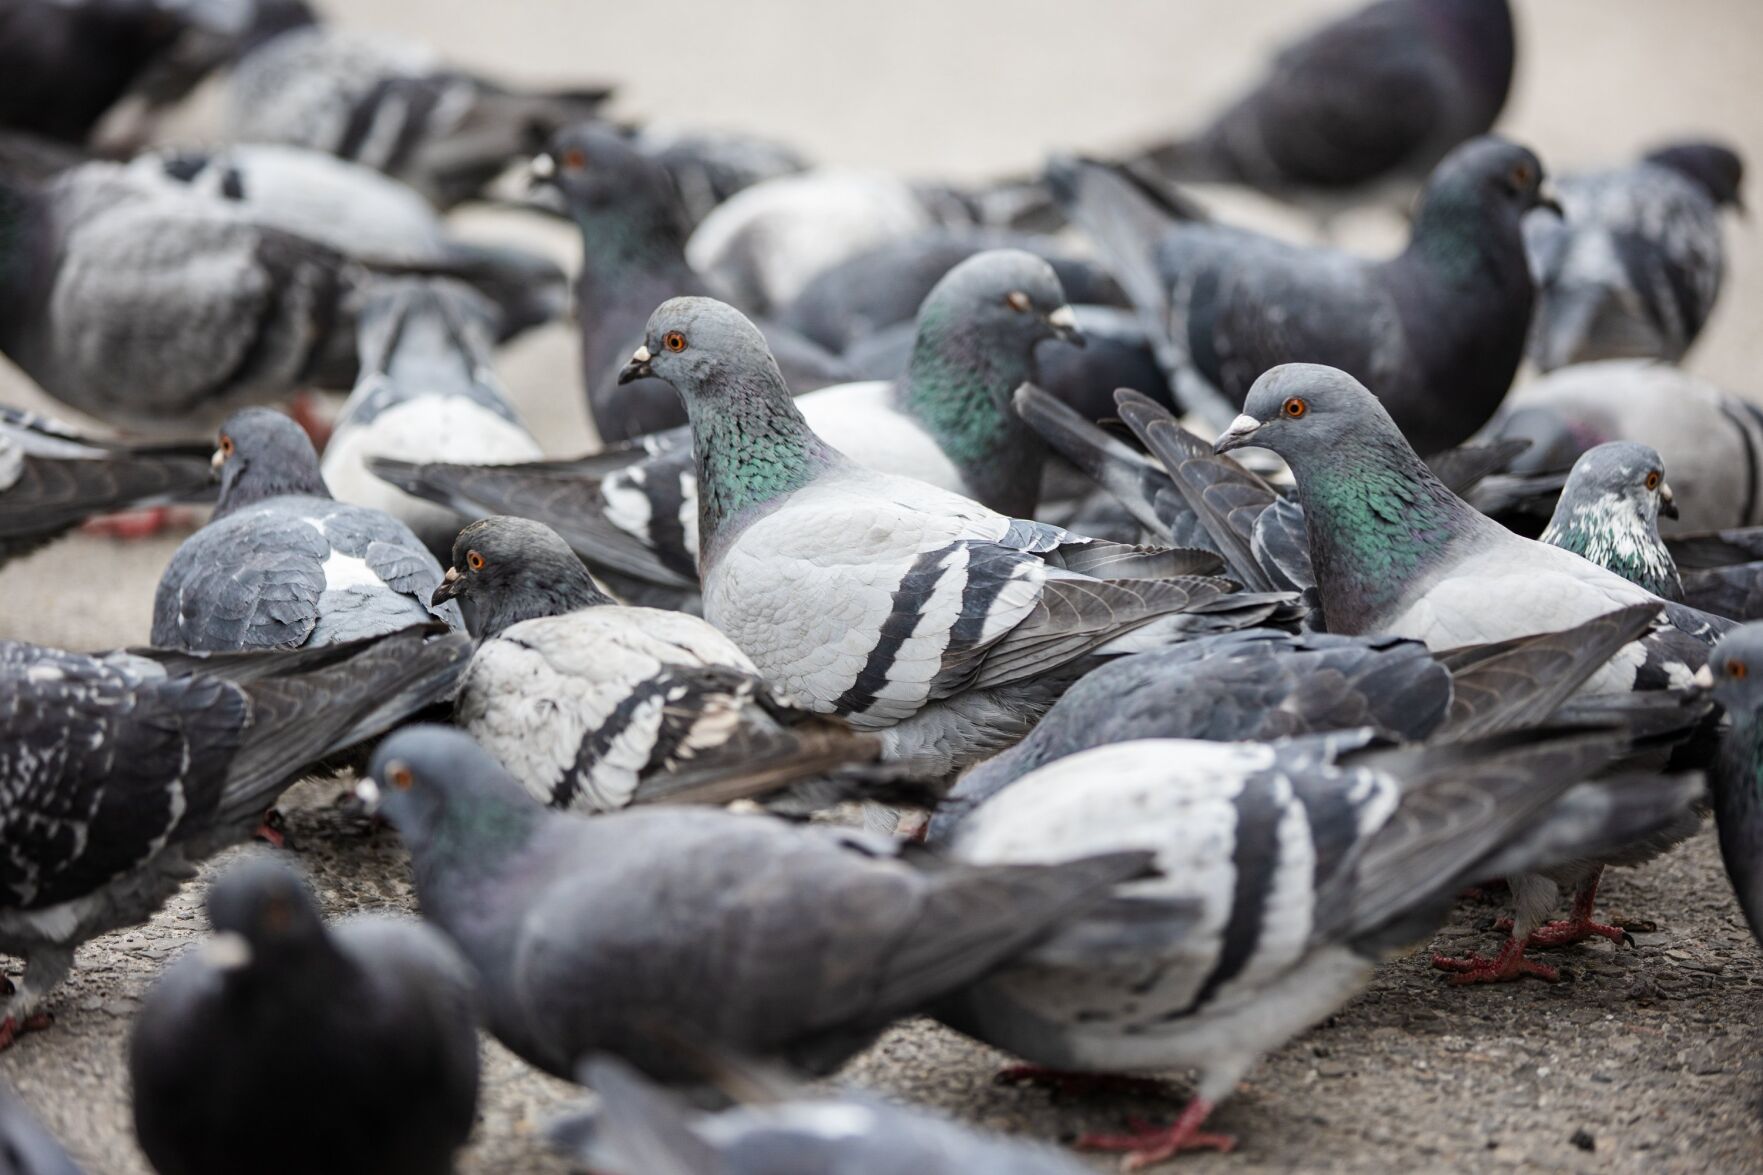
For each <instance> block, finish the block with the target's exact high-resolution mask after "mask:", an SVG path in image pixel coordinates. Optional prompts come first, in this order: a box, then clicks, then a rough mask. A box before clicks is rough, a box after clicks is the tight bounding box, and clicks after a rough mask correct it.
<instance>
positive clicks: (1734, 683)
mask: <svg viewBox="0 0 1763 1175" xmlns="http://www.w3.org/2000/svg"><path fill="white" fill-rule="evenodd" d="M1752 666H1755V667H1756V668H1757V672H1758V675H1757V676H1756V677H1752V676H1751V668H1752ZM1702 680H1703V681H1704V682H1705V683H1706V684H1708V685H1710V686H1712V687H1713V690H1714V700H1715V701H1717V702H1719V703H1720V704H1721V705H1722V706H1723V707H1725V709H1726V716H1727V719H1728V722H1729V723H1730V725H1729V726H1728V728H1727V730H1726V732H1725V734H1724V736H1723V737H1722V739H1721V745H1720V757H1719V759H1718V760H1717V761H1716V762H1715V764H1714V769H1713V770H1712V771H1711V772H1709V777H1708V787H1709V791H1710V792H1711V793H1712V794H1713V800H1714V824H1715V828H1716V829H1717V830H1718V832H1719V834H1720V856H1721V859H1722V860H1723V861H1724V862H1725V863H1726V875H1727V877H1728V878H1730V879H1731V881H1732V888H1733V890H1734V892H1735V893H1736V894H1737V895H1738V900H1739V908H1740V909H1741V910H1743V911H1744V915H1745V921H1746V922H1747V923H1748V924H1749V925H1750V927H1751V937H1753V938H1754V939H1756V940H1757V942H1758V944H1759V945H1763V804H1760V803H1759V800H1758V797H1759V795H1763V737H1760V736H1763V689H1760V688H1759V687H1760V685H1763V626H1760V625H1757V624H1747V625H1745V626H1744V627H1743V628H1739V629H1735V630H1734V631H1732V632H1731V633H1729V634H1727V635H1726V636H1725V637H1722V638H1721V640H1720V643H1719V644H1717V645H1715V646H1714V653H1713V655H1712V656H1710V657H1709V658H1708V665H1707V667H1706V671H1705V672H1704V674H1703V678H1702Z"/></svg>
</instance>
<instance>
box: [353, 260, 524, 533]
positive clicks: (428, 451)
mask: <svg viewBox="0 0 1763 1175" xmlns="http://www.w3.org/2000/svg"><path fill="white" fill-rule="evenodd" d="M496 322H497V315H496V310H495V307H494V306H492V305H490V304H489V303H488V302H487V301H485V300H484V299H483V298H482V297H480V296H479V295H478V294H476V293H475V292H474V291H472V290H471V289H470V288H468V287H466V286H462V285H459V284H457V283H454V282H449V281H444V280H431V279H421V278H405V279H400V280H396V281H393V280H387V281H385V282H382V283H379V284H378V285H376V286H375V287H374V289H373V290H372V291H371V292H370V293H369V294H368V295H367V297H366V298H365V300H364V302H363V305H362V307H361V314H360V323H361V339H360V344H359V346H360V351H361V378H360V379H359V380H357V381H356V384H355V390H354V391H353V392H351V393H350V394H349V399H348V401H347V402H346V403H345V404H344V405H343V410H342V413H341V414H340V415H339V416H338V417H337V421H336V426H335V429H334V431H333V432H332V433H331V439H330V443H329V444H327V445H326V446H325V451H324V461H323V464H322V466H321V469H322V472H323V475H324V481H325V484H326V485H328V486H329V487H330V489H331V492H332V493H333V494H334V495H336V497H337V499H338V500H339V501H343V502H349V503H353V504H354V505H357V506H365V507H368V508H369V509H374V510H382V511H384V512H385V513H387V514H390V515H391V516H392V517H394V518H396V519H397V520H398V521H400V522H402V523H403V524H404V525H406V526H408V527H409V528H410V529H411V531H412V532H413V533H414V534H415V535H416V536H417V538H419V539H421V540H422V542H423V544H424V545H426V546H427V547H428V548H429V550H431V551H435V552H438V553H442V554H444V553H445V552H447V551H448V550H450V549H451V546H452V541H453V536H454V535H456V534H457V533H458V532H459V525H460V521H461V520H460V517H459V515H458V514H457V513H455V512H453V511H451V510H448V509H445V508H443V507H438V506H435V505H433V504H431V503H428V502H425V501H422V500H420V499H417V498H413V497H411V496H410V495H409V494H406V493H404V492H402V491H401V490H397V489H394V488H393V487H392V486H390V485H388V484H387V483H386V482H385V481H383V480H381V479H380V478H378V477H375V476H374V475H373V474H372V473H370V472H368V468H367V462H368V460H369V459H371V458H375V457H390V458H399V459H403V460H407V461H432V460H448V459H451V460H456V461H457V460H472V461H482V462H509V463H513V462H519V461H533V460H537V459H538V458H539V457H540V456H541V452H540V449H539V443H538V442H537V441H536V440H534V439H533V435H532V433H530V432H529V431H527V428H526V425H525V424H523V423H522V422H521V419H520V416H519V415H518V414H517V413H516V412H515V410H514V407H513V405H512V404H510V403H509V401H508V394H507V392H506V391H505V390H504V389H503V387H502V384H501V381H499V380H498V379H497V378H496V370H495V354H494V348H493V340H494V337H495V328H496Z"/></svg>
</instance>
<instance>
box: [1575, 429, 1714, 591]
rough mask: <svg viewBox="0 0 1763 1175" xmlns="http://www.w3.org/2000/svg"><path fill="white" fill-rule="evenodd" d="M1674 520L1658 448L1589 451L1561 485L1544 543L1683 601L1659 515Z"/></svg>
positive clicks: (1620, 445) (1621, 444)
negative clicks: (1565, 482) (1562, 485)
mask: <svg viewBox="0 0 1763 1175" xmlns="http://www.w3.org/2000/svg"><path fill="white" fill-rule="evenodd" d="M1661 514H1663V515H1665V516H1666V517H1667V518H1676V517H1677V500H1676V497H1675V496H1674V495H1673V494H1672V492H1671V487H1670V486H1669V485H1667V484H1666V483H1665V462H1664V461H1663V460H1662V459H1661V458H1660V456H1659V451H1658V450H1657V449H1655V448H1653V447H1652V446H1651V445H1643V444H1641V443H1640V442H1638V441H1610V442H1608V443H1606V444H1602V445H1599V446H1597V447H1596V448H1593V449H1587V450H1586V451H1585V453H1584V454H1582V455H1581V456H1580V458H1579V460H1578V461H1575V462H1574V463H1573V471H1572V472H1571V473H1569V474H1568V476H1567V484H1566V485H1565V486H1564V487H1563V488H1562V490H1561V498H1560V500H1559V501H1558V502H1557V503H1556V504H1555V514H1554V516H1553V517H1552V518H1550V519H1549V525H1548V526H1547V527H1546V528H1544V530H1543V533H1542V538H1541V541H1543V542H1545V543H1547V544H1549V545H1550V546H1551V547H1560V548H1561V549H1562V550H1564V551H1572V552H1573V553H1574V554H1575V555H1579V556H1582V557H1584V558H1586V559H1589V560H1591V561H1592V562H1593V563H1596V564H1597V565H1598V566H1599V567H1602V568H1604V569H1605V570H1606V571H1614V572H1615V573H1616V574H1617V575H1620V576H1621V577H1622V578H1623V579H1626V580H1628V582H1630V583H1632V584H1636V585H1638V586H1640V587H1643V588H1645V589H1646V590H1647V591H1649V592H1652V593H1653V594H1654V595H1655V596H1658V597H1659V598H1660V599H1662V600H1678V601H1681V600H1683V598H1684V592H1683V582H1682V580H1680V579H1679V578H1678V574H1677V564H1676V563H1675V562H1673V561H1672V558H1671V552H1670V551H1668V550H1667V549H1666V548H1665V540H1663V539H1661V538H1660V537H1659V516H1660V515H1661Z"/></svg>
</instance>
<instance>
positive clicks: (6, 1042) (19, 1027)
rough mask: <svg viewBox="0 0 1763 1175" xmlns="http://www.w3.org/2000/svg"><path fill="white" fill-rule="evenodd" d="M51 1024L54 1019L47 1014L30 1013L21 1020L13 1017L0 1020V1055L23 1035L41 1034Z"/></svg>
mask: <svg viewBox="0 0 1763 1175" xmlns="http://www.w3.org/2000/svg"><path fill="white" fill-rule="evenodd" d="M53 1023H55V1017H54V1016H53V1015H52V1014H51V1013H49V1012H32V1013H31V1014H30V1015H29V1016H26V1017H25V1018H24V1019H23V1020H20V1019H18V1018H17V1017H15V1016H8V1017H6V1019H4V1020H0V1053H3V1052H5V1051H6V1050H7V1049H9V1048H11V1047H12V1046H13V1045H14V1044H15V1043H16V1042H17V1041H18V1038H19V1037H21V1036H23V1035H24V1034H25V1033H27V1032H41V1031H43V1029H45V1028H47V1027H49V1025H51V1024H53Z"/></svg>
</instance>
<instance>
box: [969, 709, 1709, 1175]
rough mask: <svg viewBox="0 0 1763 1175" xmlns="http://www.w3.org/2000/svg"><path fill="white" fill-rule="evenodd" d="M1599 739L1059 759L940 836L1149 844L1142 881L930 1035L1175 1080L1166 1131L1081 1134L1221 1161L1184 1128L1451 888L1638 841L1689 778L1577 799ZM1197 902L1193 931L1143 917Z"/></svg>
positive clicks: (1324, 1009) (1014, 850) (1066, 851)
mask: <svg viewBox="0 0 1763 1175" xmlns="http://www.w3.org/2000/svg"><path fill="white" fill-rule="evenodd" d="M1624 742H1625V740H1624V739H1623V737H1622V736H1620V735H1615V734H1611V733H1608V732H1590V733H1588V732H1586V731H1583V730H1574V729H1571V728H1570V729H1566V730H1553V731H1551V730H1531V731H1526V732H1520V733H1518V734H1509V735H1501V736H1496V737H1494V738H1491V739H1478V740H1473V741H1470V742H1467V743H1448V744H1444V745H1438V746H1430V745H1421V746H1409V747H1401V748H1396V749H1379V748H1378V747H1377V746H1376V745H1375V740H1374V739H1373V737H1372V734H1371V732H1370V731H1368V730H1362V731H1356V732H1342V733H1337V734H1331V735H1322V736H1310V737H1307V738H1301V739H1295V740H1291V741H1288V742H1281V743H1270V744H1269V743H1211V742H1191V741H1184V740H1179V739H1151V740H1142V741H1136V742H1126V743H1116V744H1113V745H1110V746H1104V747H1099V748H1096V749H1094V750H1089V751H1084V752H1081V753H1079V754H1076V755H1071V756H1069V757H1066V758H1063V759H1060V760H1058V761H1056V762H1054V763H1051V764H1049V765H1047V766H1044V767H1041V768H1040V769H1038V770H1036V771H1033V772H1031V773H1029V774H1027V775H1025V776H1023V777H1022V778H1020V779H1018V780H1016V781H1015V782H1014V783H1012V784H1011V785H1010V786H1009V787H1007V788H1005V789H1004V790H1002V791H1001V792H999V793H998V794H997V795H995V796H994V797H992V798H991V799H990V800H989V801H987V802H986V803H984V804H982V805H980V806H979V807H978V808H977V809H975V810H974V811H973V812H972V814H970V815H969V816H968V817H967V818H966V819H965V820H963V821H962V822H961V823H960V824H959V825H958V826H957V827H956V829H955V833H954V836H953V838H952V839H951V841H950V843H949V852H950V855H951V856H953V857H954V858H955V859H957V860H962V861H967V862H970V863H974V864H980V863H987V864H1002V863H1005V862H1030V861H1059V860H1065V859H1068V858H1070V857H1072V856H1080V855H1083V854H1088V853H1094V852H1097V851H1105V850H1119V849H1124V848H1128V847H1138V848H1148V849H1154V850H1155V851H1156V853H1157V862H1158V866H1159V868H1160V870H1161V871H1162V875H1161V876H1160V877H1158V878H1156V879H1153V880H1150V881H1146V882H1138V883H1134V884H1131V885H1127V886H1122V887H1120V888H1119V889H1118V890H1117V896H1118V901H1117V902H1116V903H1115V904H1114V905H1112V906H1104V907H1099V908H1098V909H1097V910H1096V911H1094V912H1092V913H1091V914H1088V915H1085V916H1082V917H1080V918H1079V919H1077V920H1076V921H1075V922H1073V923H1071V924H1069V925H1068V926H1067V927H1066V928H1064V929H1063V930H1061V931H1060V932H1059V933H1058V934H1057V935H1055V936H1054V937H1053V938H1052V939H1051V940H1049V941H1048V942H1047V943H1046V944H1045V945H1043V946H1041V947H1038V948H1035V949H1033V950H1030V951H1029V952H1028V953H1027V954H1025V955H1024V956H1022V957H1021V958H1019V959H1017V960H1016V961H1014V962H1012V963H1011V964H1009V965H1008V966H1006V967H1004V968H1002V969H1001V970H999V971H998V972H997V973H995V974H994V975H993V976H991V977H989V978H987V979H985V980H983V981H981V982H980V983H979V984H976V985H974V986H973V987H972V988H970V989H967V990H965V991H963V992H962V993H960V994H959V995H957V996H956V997H954V998H952V999H950V1000H947V1001H944V1003H943V1005H941V1006H940V1007H939V1009H938V1011H937V1015H938V1016H939V1018H941V1019H943V1020H944V1021H945V1022H946V1023H948V1024H950V1025H951V1026H952V1027H955V1028H958V1029H960V1030H962V1031H963V1032H966V1033H968V1034H969V1035H972V1036H975V1037H977V1038H978V1039H980V1040H982V1041H985V1042H986V1043H988V1044H991V1045H994V1046H995V1047H998V1048H1002V1049H1004V1050H1006V1051H1008V1052H1011V1053H1014V1054H1015V1055H1017V1056H1019V1057H1021V1058H1022V1059H1023V1060H1025V1061H1028V1062H1030V1063H1031V1064H1033V1065H1035V1066H1046V1067H1050V1068H1052V1069H1054V1070H1056V1071H1089V1072H1102V1073H1122V1072H1125V1073H1134V1072H1137V1073H1158V1072H1163V1071H1167V1070H1171V1069H1197V1070H1199V1081H1198V1084H1197V1086H1196V1088H1195V1096H1194V1099H1193V1100H1192V1101H1191V1102H1189V1103H1188V1106H1187V1107H1186V1109H1185V1110H1184V1111H1183V1113H1182V1114H1181V1116H1180V1118H1179V1120H1178V1121H1177V1122H1176V1123H1174V1124H1173V1125H1171V1126H1169V1127H1166V1128H1154V1127H1148V1126H1146V1127H1139V1128H1137V1129H1135V1130H1134V1131H1133V1132H1131V1133H1128V1134H1125V1135H1118V1136H1115V1135H1103V1136H1090V1137H1088V1138H1085V1139H1081V1140H1080V1141H1079V1145H1080V1146H1088V1147H1091V1148H1097V1149H1107V1150H1124V1151H1128V1152H1129V1153H1130V1155H1131V1160H1130V1162H1131V1165H1132V1166H1134V1167H1138V1166H1145V1165H1149V1164H1151V1163H1155V1162H1161V1161H1162V1160H1164V1159H1166V1158H1168V1157H1170V1156H1171V1155H1173V1154H1175V1153H1176V1152H1178V1151H1181V1150H1187V1149H1193V1148H1197V1147H1211V1148H1215V1149H1219V1150H1229V1149H1231V1147H1233V1146H1234V1145H1235V1139H1234V1138H1232V1137H1231V1136H1229V1135H1221V1134H1212V1133H1205V1132H1203V1127H1204V1125H1205V1122H1206V1119H1207V1117H1208V1116H1209V1115H1210V1113H1211V1111H1212V1109H1213V1107H1214V1106H1215V1105H1216V1104H1217V1103H1218V1102H1219V1101H1221V1100H1222V1099H1223V1098H1224V1097H1226V1096H1228V1095H1229V1094H1230V1093H1231V1092H1232V1091H1233V1090H1235V1089H1236V1086H1237V1083H1238V1082H1239V1081H1240V1080H1242V1078H1243V1077H1244V1075H1245V1074H1246V1073H1247V1072H1248V1070H1249V1069H1250V1067H1251V1066H1253V1065H1254V1063H1255V1062H1256V1060H1258V1059H1259V1058H1260V1057H1261V1056H1262V1055H1263V1054H1264V1053H1266V1052H1268V1051H1269V1050H1271V1049H1273V1048H1275V1047H1277V1046H1279V1045H1281V1044H1283V1043H1284V1042H1285V1041H1287V1040H1289V1039H1290V1038H1291V1037H1293V1036H1294V1035H1296V1034H1297V1033H1299V1032H1301V1031H1303V1030H1304V1029H1306V1028H1309V1027H1310V1026H1312V1025H1313V1024H1315V1023H1316V1022H1317V1021H1319V1020H1321V1019H1323V1018H1324V1017H1325V1016H1327V1015H1329V1014H1330V1013H1332V1012H1333V1011H1335V1010H1336V1009H1338V1008H1339V1007H1340V1006H1341V1005H1342V1004H1344V1003H1345V1002H1346V1001H1347V1000H1348V999H1349V998H1351V997H1352V996H1353V995H1355V994H1357V993H1358V992H1359V991H1360V990H1361V989H1363V988H1364V987H1365V985H1366V984H1367V983H1368V982H1369V981H1370V979H1371V976H1372V973H1373V969H1374V967H1375V966H1376V964H1377V963H1378V962H1379V961H1380V960H1382V959H1384V958H1386V957H1388V956H1389V955H1390V954H1392V953H1395V952H1398V951H1401V950H1403V949H1405V948H1409V947H1411V946H1413V945H1414V944H1415V943H1416V942H1417V941H1424V940H1425V938H1427V937H1428V936H1429V935H1430V934H1431V933H1432V932H1433V930H1434V929H1435V928H1436V927H1437V926H1438V924H1439V923H1440V922H1441V921H1443V919H1444V918H1445V916H1446V915H1447V914H1448V913H1449V911H1450V907H1451V903H1452V901H1453V899H1454V898H1455V896H1456V894H1457V892H1458V891H1459V890H1460V889H1461V888H1462V887H1463V886H1464V885H1465V884H1467V883H1470V882H1473V881H1475V880H1478V879H1480V878H1483V877H1486V876H1490V875H1497V874H1499V873H1501V872H1506V871H1518V870H1524V869H1532V868H1537V867H1540V866H1543V865H1547V864H1555V863H1558V862H1559V861H1561V860H1563V859H1569V858H1573V857H1577V856H1581V855H1584V854H1587V853H1591V852H1595V851H1598V850H1600V849H1602V848H1604V847H1606V846H1608V845H1610V844H1622V843H1624V842H1626V841H1628V840H1630V839H1632V838H1633V837H1635V836H1637V835H1641V834H1645V833H1648V832H1651V831H1652V830H1653V829H1654V828H1656V827H1657V826H1658V825H1659V824H1660V823H1662V822H1666V821H1669V820H1671V819H1673V818H1675V817H1677V816H1679V815H1680V814H1682V813H1683V812H1685V811H1686V810H1687V809H1688V808H1689V806H1690V805H1691V804H1692V803H1693V802H1694V800H1695V798H1696V794H1697V793H1698V792H1699V791H1700V786H1701V785H1700V780H1699V779H1695V778H1693V777H1692V778H1690V779H1688V780H1670V779H1665V778H1661V777H1658V776H1645V777H1641V778H1630V779H1626V780H1623V781H1621V782H1619V783H1600V784H1582V785H1579V786H1578V787H1576V786H1575V781H1577V780H1582V779H1585V778H1586V777H1587V776H1588V775H1589V774H1590V773H1592V772H1593V771H1596V770H1597V769H1599V768H1600V767H1602V766H1603V765H1604V764H1605V763H1607V762H1609V761H1610V759H1611V758H1612V757H1613V756H1614V755H1616V754H1618V753H1619V752H1620V751H1621V749H1622V747H1623V745H1624ZM1159 899H1162V900H1169V899H1175V900H1177V901H1182V902H1196V901H1197V902H1199V903H1200V904H1201V908H1202V910H1203V913H1202V915H1201V918H1200V922H1199V925H1198V926H1191V925H1185V924H1179V923H1175V922H1170V921H1165V920H1164V919H1162V918H1160V917H1159V916H1158V915H1157V914H1156V913H1155V911H1154V909H1151V908H1148V907H1145V906H1142V905H1141V903H1144V902H1149V901H1155V900H1159Z"/></svg>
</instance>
